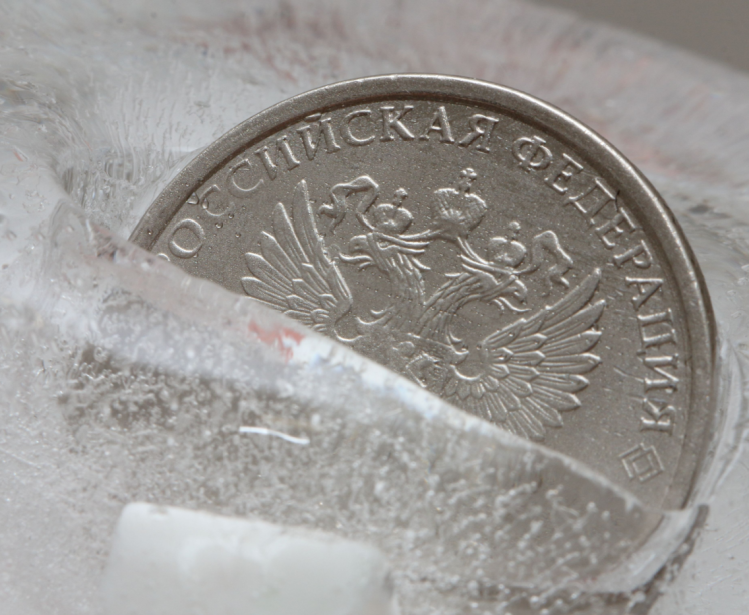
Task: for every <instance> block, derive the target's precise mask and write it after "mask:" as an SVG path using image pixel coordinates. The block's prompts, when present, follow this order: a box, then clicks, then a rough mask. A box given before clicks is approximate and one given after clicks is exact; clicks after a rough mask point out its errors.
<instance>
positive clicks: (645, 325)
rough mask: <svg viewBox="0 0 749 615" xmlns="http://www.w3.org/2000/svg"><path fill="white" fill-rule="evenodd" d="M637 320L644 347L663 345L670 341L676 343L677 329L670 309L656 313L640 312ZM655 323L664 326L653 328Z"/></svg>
mask: <svg viewBox="0 0 749 615" xmlns="http://www.w3.org/2000/svg"><path fill="white" fill-rule="evenodd" d="M637 322H638V323H639V324H640V335H641V337H642V345H643V348H651V347H653V346H662V345H663V344H666V343H668V342H672V343H676V331H675V330H674V327H673V315H672V314H671V310H670V309H667V310H664V311H662V312H656V313H655V314H645V315H642V314H638V315H637ZM655 325H664V326H662V327H658V328H656V329H653V328H652V327H654V326H655Z"/></svg>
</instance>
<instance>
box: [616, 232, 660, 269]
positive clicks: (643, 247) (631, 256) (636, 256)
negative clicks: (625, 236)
mask: <svg viewBox="0 0 749 615" xmlns="http://www.w3.org/2000/svg"><path fill="white" fill-rule="evenodd" d="M612 260H613V261H614V264H615V265H616V266H617V267H623V266H624V264H625V263H628V262H629V261H632V264H633V265H634V266H635V267H637V268H638V269H647V268H648V267H650V265H652V264H653V254H652V253H651V252H650V248H648V244H647V243H645V240H644V239H643V240H642V241H640V243H638V244H637V245H635V246H634V247H632V248H630V249H629V250H627V251H625V252H623V253H622V254H617V255H615V256H614V258H613V259H612Z"/></svg>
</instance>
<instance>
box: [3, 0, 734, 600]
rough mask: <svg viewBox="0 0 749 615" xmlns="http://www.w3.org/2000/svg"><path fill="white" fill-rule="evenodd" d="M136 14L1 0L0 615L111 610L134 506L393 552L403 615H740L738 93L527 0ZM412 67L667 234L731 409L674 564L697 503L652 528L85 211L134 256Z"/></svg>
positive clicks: (550, 464) (566, 472) (644, 514)
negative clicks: (705, 512)
mask: <svg viewBox="0 0 749 615" xmlns="http://www.w3.org/2000/svg"><path fill="white" fill-rule="evenodd" d="M120 4H121V5H122V6H118V7H117V8H113V7H112V5H111V3H106V2H104V1H103V0H102V1H101V2H97V1H94V0H77V1H72V2H66V3H64V4H61V3H56V2H53V1H52V0H50V1H49V2H46V3H44V2H36V3H28V2H20V1H18V2H7V3H4V5H3V7H2V8H0V17H2V24H3V26H2V28H3V38H2V46H1V47H0V103H1V104H0V216H1V217H0V237H2V241H1V242H0V266H2V269H1V270H0V294H1V295H2V296H3V297H4V300H3V303H2V305H1V306H0V366H1V367H2V370H1V371H0V394H1V395H2V398H3V404H2V406H1V407H2V410H0V493H1V494H2V497H1V498H0V527H1V528H2V529H0V606H2V609H1V610H2V612H3V613H6V612H7V613H10V614H12V615H16V614H19V615H27V614H28V615H36V614H41V613H45V614H46V613H60V614H62V615H68V614H70V615H73V614H78V613H98V610H97V609H98V607H97V604H96V593H95V592H96V587H97V584H98V583H99V579H100V575H101V570H102V566H103V562H104V561H105V558H106V555H107V550H108V546H109V539H110V536H111V532H112V530H113V527H114V523H115V521H116V519H117V516H118V515H119V512H120V510H121V509H122V506H123V505H124V504H125V503H127V502H129V501H132V500H136V499H139V500H150V501H153V502H160V503H167V504H174V505H180V506H187V507H195V508H205V509H209V510H214V511H218V512H223V513H228V514H238V515H251V516H253V515H254V516H259V517H263V518H268V519H270V520H273V521H275V522H283V523H291V524H298V525H305V526H310V527H319V528H322V529H326V530H330V531H335V532H338V533H340V534H342V535H345V536H350V537H353V538H357V539H362V540H367V541H369V542H372V543H374V544H377V545H378V546H380V547H381V548H383V549H384V550H385V552H386V553H387V554H388V556H389V557H390V559H391V562H392V563H393V565H394V568H395V570H396V578H395V582H396V587H397V591H398V593H399V599H400V601H401V604H402V605H403V607H404V612H405V613H407V614H409V615H410V614H411V613H422V612H423V613H440V612H445V613H462V612H465V613H468V612H470V613H474V612H475V613H492V614H497V615H499V614H501V613H506V614H511V615H519V614H520V613H538V614H544V615H553V614H554V615H555V614H562V613H569V612H576V613H577V612H582V613H624V612H634V613H642V612H645V611H646V610H647V609H648V607H649V606H650V604H651V603H652V601H653V600H654V599H655V598H656V597H657V596H658V595H659V594H660V593H661V592H665V593H666V595H665V596H664V597H663V598H662V599H661V600H659V601H658V602H656V605H655V608H654V612H657V613H659V615H676V614H677V613H678V615H682V614H688V615H691V614H695V615H697V614H700V615H701V614H703V613H705V614H708V613H709V614H710V615H712V613H714V612H716V609H717V607H716V605H720V612H724V613H743V610H742V609H743V608H744V605H745V604H746V601H747V599H749V595H747V592H749V589H747V588H749V573H747V570H749V543H748V542H747V539H746V538H745V536H746V532H745V523H746V522H745V519H746V518H747V516H749V504H747V501H746V498H745V497H741V496H742V495H743V489H744V487H743V485H744V484H745V483H746V477H745V476H743V474H742V473H743V472H745V471H746V470H745V467H746V466H744V465H743V463H742V462H743V461H744V460H743V457H745V456H746V455H747V453H746V452H745V448H744V447H743V432H742V428H741V425H743V424H745V422H746V416H745V413H744V411H745V409H744V406H743V393H744V386H745V385H744V380H743V373H744V371H745V369H746V367H747V365H746V361H747V359H748V358H749V353H748V352H747V334H746V332H747V331H748V330H749V328H748V327H747V325H748V324H749V323H747V322H746V314H745V306H746V305H747V304H748V300H749V297H748V296H747V287H749V284H748V283H747V279H748V278H747V271H746V269H744V268H745V267H746V266H747V265H748V264H749V225H748V224H747V216H746V213H745V211H746V206H747V195H746V193H745V190H746V174H745V169H746V167H747V164H749V160H747V158H748V157H749V148H747V147H746V143H747V140H749V134H747V131H748V130H749V128H747V127H749V121H747V119H749V118H747V117H746V116H747V114H748V113H749V111H748V110H747V107H746V105H747V103H746V101H747V100H749V81H747V80H746V78H745V77H743V76H739V75H737V74H735V73H732V72H730V71H727V70H724V69H720V68H719V67H714V66H711V65H709V64H707V63H703V62H702V61H700V60H696V59H694V58H690V57H688V56H685V55H681V54H678V53H677V52H675V51H672V50H669V49H666V48H663V47H659V46H657V45H655V44H652V43H649V42H647V41H641V40H639V39H634V38H633V37H628V36H624V35H622V34H620V33H617V32H614V31H611V30H608V29H605V28H603V27H600V26H596V27H593V26H591V25H589V24H585V23H582V22H578V21H575V20H574V19H573V18H571V17H569V16H566V15H564V14H558V13H555V12H552V11H548V10H542V9H539V8H536V7H533V6H532V5H530V4H528V3H515V2H509V1H504V2H480V1H479V0H475V1H471V2H467V3H466V2H463V3H455V2H450V1H448V0H418V1H414V2H410V3H406V4H403V3H400V2H397V1H396V0H392V1H389V0H388V1H385V2H379V3H371V2H370V3H365V2H363V1H359V0H350V1H346V0H331V1H329V2H319V1H313V2H302V1H301V0H299V1H298V2H284V3H276V2H264V1H260V0H255V1H253V2H247V1H243V2H239V1H231V0H225V1H224V2H220V3H215V2H214V3H210V4H206V3H203V2H198V1H197V0H195V1H192V2H181V3H178V5H176V4H175V3H172V2H168V1H166V0H163V1H156V2H154V1H149V2H130V3H120ZM406 70H408V71H424V72H444V73H452V74H462V75H467V76H473V77H478V78H484V79H489V80H492V81H496V82H499V83H504V84H506V85H510V86H514V87H517V88H519V89H523V90H526V91H529V92H531V93H533V94H536V95H537V96H540V97H542V98H545V99H547V100H549V101H551V102H553V103H555V104H558V105H559V106H561V107H563V108H565V109H567V110H568V111H570V112H571V113H572V114H574V115H576V116H577V117H579V118H580V119H581V120H583V121H584V122H586V123H588V124H590V125H592V126H593V127H594V128H596V129H598V130H600V131H601V132H602V133H603V134H604V136H606V137H608V138H609V139H610V140H611V141H612V142H614V143H616V144H617V145H618V146H619V147H621V148H622V149H623V150H624V152H625V153H626V154H627V155H628V156H630V157H631V158H632V159H633V161H634V162H635V163H636V164H638V165H640V166H641V167H642V168H643V170H645V171H646V173H648V174H649V175H650V176H651V177H652V178H654V179H655V180H656V183H657V184H658V187H659V188H660V189H661V190H662V192H663V193H664V196H665V197H666V199H667V200H668V201H669V202H670V204H671V206H672V207H673V208H674V209H675V211H676V212H677V215H679V219H680V221H681V222H682V223H683V224H684V226H685V230H686V231H687V233H688V235H689V237H690V239H691V241H692V242H693V246H694V248H695V250H696V251H697V254H698V256H699V258H700V262H701V264H702V266H703V269H704V271H705V273H706V276H707V278H708V283H709V285H710V290H711V294H712V297H713V301H714V306H715V309H716V313H717V317H718V321H719V325H720V328H721V334H722V338H723V339H724V340H725V343H724V345H723V346H722V350H721V352H722V357H721V358H722V367H721V369H722V370H723V372H722V374H723V388H722V389H721V394H722V396H723V401H724V403H723V404H722V407H723V409H724V413H723V415H722V422H721V423H720V425H719V427H720V428H719V429H718V430H717V431H716V435H715V438H714V442H713V445H712V455H711V457H710V459H709V460H708V463H707V464H706V466H705V471H704V473H703V475H702V477H701V481H700V483H699V485H698V488H697V489H696V491H695V494H694V496H693V500H692V502H693V504H694V505H697V504H698V503H700V502H703V501H708V500H710V502H711V507H712V515H711V516H710V517H709V518H708V521H707V527H708V528H709V529H710V530H711V531H710V532H705V533H703V534H702V535H701V536H700V537H699V538H697V539H696V543H695V553H694V555H693V556H692V557H691V558H690V559H687V560H686V563H682V561H681V556H682V555H684V554H686V553H687V552H688V551H689V547H690V546H691V544H692V542H693V541H694V539H695V535H694V534H689V529H690V528H691V527H693V525H694V523H695V519H697V520H699V514H698V511H697V509H695V510H694V511H691V512H690V511H688V512H686V513H678V514H675V513H668V514H666V515H665V516H664V515H663V514H662V513H660V512H658V511H648V510H646V509H644V508H642V507H641V506H640V505H639V504H638V503H637V502H636V501H635V500H633V499H631V498H630V497H629V496H627V495H626V494H624V493H622V492H621V491H619V490H617V489H615V488H613V487H611V486H610V485H608V484H607V483H606V482H605V481H602V480H601V479H600V478H598V477H597V476H596V475H595V474H593V473H591V472H590V471H589V470H587V469H585V468H582V467H580V466H579V465H578V464H575V463H573V462H569V461H567V460H565V459H563V458H561V457H560V456H558V455H553V454H551V453H549V452H548V451H545V450H544V449H542V448H539V447H535V446H533V445H530V444H527V443H524V442H521V441H519V440H516V439H514V438H512V437H510V436H508V435H506V434H503V433H502V432H499V431H498V430H496V429H494V428H492V427H490V426H489V425H486V424H483V423H481V422H480V421H478V420H473V419H469V418H468V417H466V416H464V415H462V414H461V413H458V412H456V411H455V410H453V409H451V408H449V407H448V406H446V405H444V404H442V403H440V402H438V401H436V400H434V399H433V398H431V397H429V396H427V395H426V394H424V393H422V392H420V391H419V390H418V389H416V388H415V387H414V386H413V385H410V384H407V383H405V382H403V381H402V380H400V379H398V378H396V377H394V376H391V375H389V374H387V372H385V371H384V370H382V368H378V367H377V366H373V365H371V364H369V363H368V362H366V361H363V360H361V359H357V358H356V357H354V356H352V355H350V354H348V353H346V352H345V351H344V350H342V349H339V348H337V347H335V346H334V345H333V344H332V343H331V342H329V341H327V340H323V339H321V338H317V337H316V336H312V335H309V334H308V333H306V332H304V331H302V330H300V329H298V328H297V327H296V326H295V325H293V324H289V323H287V322H285V321H283V320H282V319H279V318H278V317H277V316H274V315H268V314H266V313H265V312H264V311H262V310H260V309H258V308H257V307H256V306H253V305H252V304H251V302H250V301H249V300H248V299H244V300H242V301H238V300H237V299H236V298H233V297H231V296H229V295H227V294H226V293H224V292H223V291H221V290H219V289H216V288H215V287H214V286H212V285H210V284H207V283H205V282H197V281H189V280H188V279H187V278H186V277H185V276H183V275H181V274H179V273H178V272H174V271H171V268H170V267H169V266H168V265H166V264H163V265H162V264H160V263H157V262H155V261H153V260H151V259H150V258H148V257H145V256H144V255H143V254H142V253H139V252H138V251H137V250H135V249H133V248H132V247H130V246H127V244H125V243H123V242H122V241H121V240H117V239H115V238H112V237H110V236H109V235H107V234H106V233H105V232H103V231H101V232H100V231H97V230H96V228H95V227H93V226H90V224H89V223H88V222H87V221H86V219H87V220H91V221H93V222H95V223H97V224H99V225H101V226H103V227H106V228H108V229H111V230H112V231H114V232H115V233H119V234H120V235H121V236H126V235H127V234H128V233H129V231H130V230H131V229H132V228H133V226H134V224H135V223H136V222H137V219H138V218H139V216H140V215H141V214H142V213H143V212H144V211H145V209H146V208H147V206H148V205H149V203H150V201H151V199H152V198H153V197H154V196H155V195H156V194H157V193H158V192H159V190H160V189H161V188H162V187H163V186H164V185H165V183H166V181H167V179H168V177H169V176H171V175H173V174H174V172H175V171H176V170H177V169H178V168H179V167H180V166H181V165H182V164H184V162H185V160H186V158H187V157H188V156H189V155H190V154H191V153H193V152H194V151H196V150H197V149H199V148H201V147H204V146H205V145H207V144H208V143H210V142H211V141H212V140H214V139H215V138H217V137H218V136H220V135H221V134H222V133H224V132H225V131H226V130H228V129H229V128H231V127H232V126H234V125H235V124H237V123H239V122H240V121H242V120H244V119H245V118H246V117H248V116H250V115H251V114H253V113H255V112H257V111H260V110H261V109H263V108H265V107H266V106H268V105H270V104H272V103H274V102H277V101H278V100H280V99H282V98H285V97H287V96H290V95H292V94H295V93H298V92H301V91H304V90H307V89H309V88H311V87H314V86H317V85H321V84H323V83H327V82H331V81H335V80H339V79H343V78H348V77H356V76H361V75H366V74H376V73H385V72H395V71H406ZM60 201H63V202H64V203H68V202H72V203H73V204H75V208H78V209H80V210H81V211H82V212H83V214H84V218H81V217H80V216H79V215H78V214H77V213H75V208H71V207H69V206H68V205H64V204H63V206H62V207H61V209H59V210H58V212H59V213H58V214H57V215H56V216H55V218H54V220H53V219H52V218H53V212H54V211H55V210H56V208H57V206H58V203H59V202H60ZM250 323H254V324H253V325H252V328H248V327H249V326H250ZM248 428H249V429H248ZM737 460H738V462H736V461H737ZM659 521H662V522H661V523H660V525H659ZM656 526H657V527H658V530H657V532H656V534H654V535H651V533H652V530H653V528H655V527H656ZM684 539H686V540H687V542H686V546H685V547H684V548H683V549H682V551H680V552H677V554H676V556H675V557H674V558H673V559H672V560H671V564H669V565H668V566H666V567H665V568H663V569H660V566H661V564H662V563H663V562H664V561H666V560H668V559H669V556H670V554H671V552H672V551H673V549H674V548H675V546H676V545H677V544H679V543H680V542H681V541H682V540H684ZM645 541H648V542H647V543H646V544H645V545H644V546H643V543H644V542H645ZM651 556H654V558H651ZM729 556H730V557H732V558H733V559H729ZM649 558H650V559H649ZM682 565H684V566H686V568H687V570H685V571H684V574H682V575H680V576H676V572H678V569H679V567H680V566H682ZM659 569H660V572H658V571H659ZM656 573H657V575H656ZM653 575H656V580H655V581H654V582H653V581H651V579H652V577H653ZM674 576H676V578H675V580H674V581H673V582H672V584H671V586H670V587H669V586H667V582H668V581H670V580H671V579H672V577H674Z"/></svg>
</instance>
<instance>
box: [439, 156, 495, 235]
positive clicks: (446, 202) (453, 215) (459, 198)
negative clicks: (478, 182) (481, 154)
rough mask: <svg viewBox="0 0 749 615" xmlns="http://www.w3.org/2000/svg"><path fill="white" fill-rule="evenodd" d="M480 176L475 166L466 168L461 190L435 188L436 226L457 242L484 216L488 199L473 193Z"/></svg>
mask: <svg viewBox="0 0 749 615" xmlns="http://www.w3.org/2000/svg"><path fill="white" fill-rule="evenodd" d="M476 177H477V175H476V172H475V171H474V170H473V169H470V168H468V169H463V170H462V171H461V172H460V181H459V182H458V188H457V189H455V188H441V189H440V190H436V191H435V193H434V200H433V201H432V217H433V219H434V229H435V230H436V231H438V232H439V235H440V236H441V237H442V238H443V239H448V240H452V241H455V240H457V239H459V238H465V237H467V236H468V233H470V232H471V231H472V230H473V229H475V228H476V227H477V226H478V225H479V224H480V223H481V220H483V219H484V215H485V214H486V210H487V206H486V202H485V201H484V199H482V198H481V197H480V196H478V195H476V194H473V193H472V192H471V184H472V183H473V181H474V180H475V179H476Z"/></svg>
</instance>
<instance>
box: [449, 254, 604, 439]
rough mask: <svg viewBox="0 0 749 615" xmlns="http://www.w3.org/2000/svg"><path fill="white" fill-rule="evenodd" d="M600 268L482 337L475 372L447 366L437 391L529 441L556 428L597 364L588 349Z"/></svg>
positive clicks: (594, 333)
mask: <svg viewBox="0 0 749 615" xmlns="http://www.w3.org/2000/svg"><path fill="white" fill-rule="evenodd" d="M600 279H601V271H600V270H599V269H597V270H595V271H594V272H593V273H591V274H590V275H589V276H587V277H586V278H585V279H584V280H583V281H582V282H581V283H580V284H579V285H578V286H577V287H575V288H573V289H572V290H571V291H569V292H568V293H567V294H566V295H565V296H564V297H563V298H562V299H561V300H560V301H558V302H557V303H555V304H554V305H551V306H547V307H545V308H543V309H541V310H539V311H538V312H536V313H535V314H533V315H532V316H530V317H527V318H520V319H518V320H516V321H515V322H513V323H512V324H510V325H508V326H507V327H505V328H503V329H500V330H499V331H496V332H495V333H492V334H491V335H489V336H488V337H486V338H485V339H484V340H483V341H482V342H481V343H480V344H479V348H478V352H479V357H480V363H481V370H479V372H480V373H479V374H478V375H476V376H471V377H467V376H464V375H462V374H461V373H460V371H459V368H460V366H454V367H453V368H452V369H451V373H450V375H449V376H448V378H447V379H446V381H445V385H444V389H443V392H444V394H445V395H446V396H456V397H458V398H459V399H460V401H458V400H455V401H456V402H457V403H458V405H460V406H462V407H464V408H467V409H468V410H470V411H472V412H474V413H475V414H477V415H478V416H481V417H483V418H486V419H488V420H490V421H491V422H493V423H497V424H500V425H502V426H503V427H505V428H507V429H509V430H510V431H512V432H514V433H516V434H518V435H520V436H524V437H527V438H530V439H533V440H542V439H543V438H544V436H545V434H546V428H547V427H561V426H562V415H561V414H560V413H561V412H565V411H569V410H574V409H576V408H578V407H579V406H580V400H579V399H578V397H577V395H576V393H578V392H579V391H581V390H582V389H584V388H585V387H587V386H588V384H589V382H588V380H587V378H586V377H585V374H588V373H589V372H591V371H592V370H594V369H595V368H596V367H597V366H598V364H599V363H600V362H601V360H600V358H599V357H598V356H596V355H595V354H592V353H590V352H589V351H590V350H591V349H592V348H593V347H594V346H595V345H596V343H597V342H598V339H599V338H600V337H601V332H600V331H598V330H596V329H595V328H594V326H595V324H596V323H597V322H598V319H599V318H600V317H601V314H602V312H603V309H604V307H605V305H606V302H605V300H600V301H596V302H595V303H591V302H590V301H591V298H592V297H593V293H594V292H595V291H596V289H597V288H598V283H599V281H600Z"/></svg>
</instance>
